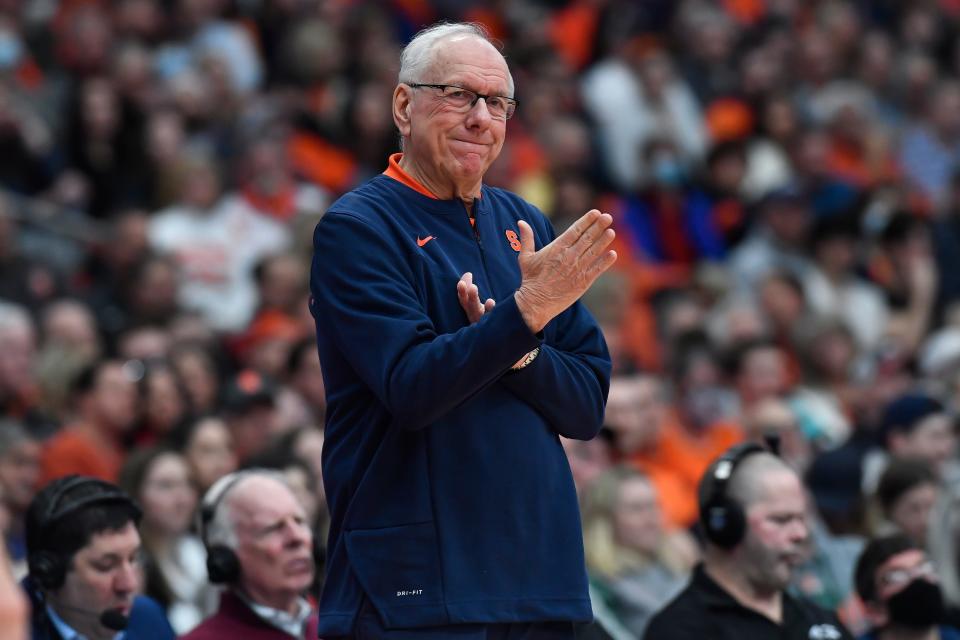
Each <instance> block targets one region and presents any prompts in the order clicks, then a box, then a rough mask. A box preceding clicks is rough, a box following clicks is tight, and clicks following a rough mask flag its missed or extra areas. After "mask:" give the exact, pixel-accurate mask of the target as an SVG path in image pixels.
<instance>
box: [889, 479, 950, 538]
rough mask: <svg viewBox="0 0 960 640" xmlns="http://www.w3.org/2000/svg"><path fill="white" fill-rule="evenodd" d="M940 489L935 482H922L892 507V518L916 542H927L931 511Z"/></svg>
mask: <svg viewBox="0 0 960 640" xmlns="http://www.w3.org/2000/svg"><path fill="white" fill-rule="evenodd" d="M939 493H940V491H939V489H938V488H937V486H936V485H934V484H920V485H917V486H916V487H913V488H912V489H909V490H908V491H905V492H904V494H903V495H902V496H900V497H899V498H898V499H897V501H896V502H894V503H893V505H892V506H891V508H890V520H891V521H892V522H893V523H894V524H895V525H897V527H899V528H900V530H901V531H903V532H904V533H905V534H906V535H908V536H909V537H910V539H911V540H913V541H914V542H915V543H917V544H919V545H924V544H926V542H927V530H928V529H929V527H930V512H931V511H933V506H934V504H936V502H937V497H938V495H939Z"/></svg>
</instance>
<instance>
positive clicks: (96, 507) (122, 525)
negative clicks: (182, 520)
mask: <svg viewBox="0 0 960 640" xmlns="http://www.w3.org/2000/svg"><path fill="white" fill-rule="evenodd" d="M139 521H140V508H139V507H138V506H137V505H136V504H135V503H134V502H133V500H131V499H130V497H129V496H128V495H127V494H126V493H124V492H123V491H122V490H121V489H120V488H119V487H117V486H116V485H113V484H111V483H109V482H105V481H103V480H98V479H95V478H89V477H84V476H76V475H72V476H65V477H63V478H59V479H57V480H54V481H52V482H50V483H49V484H48V485H47V486H45V487H44V488H43V489H42V490H41V491H40V492H39V493H38V494H37V495H36V496H35V497H34V499H33V501H32V502H31V503H30V506H29V507H28V509H27V515H26V537H27V564H28V567H29V574H28V575H27V577H26V579H25V580H24V588H25V589H26V591H27V594H28V596H29V598H30V601H31V605H32V611H33V613H32V617H31V618H32V619H31V627H32V633H31V637H32V638H33V640H107V639H113V640H121V639H123V640H172V639H173V638H174V637H175V636H174V633H173V629H171V628H170V624H169V622H167V619H166V617H165V616H164V614H163V610H162V609H161V608H160V605H158V604H157V603H156V602H154V601H153V600H151V599H149V598H147V597H145V596H141V595H138V593H139V591H140V587H141V567H140V553H141V551H140V534H139V533H138V532H137V524H138V523H139Z"/></svg>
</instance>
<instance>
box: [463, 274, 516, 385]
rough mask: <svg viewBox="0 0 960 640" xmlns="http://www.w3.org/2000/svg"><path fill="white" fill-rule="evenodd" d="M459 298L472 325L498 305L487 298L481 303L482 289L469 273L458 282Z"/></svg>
mask: <svg viewBox="0 0 960 640" xmlns="http://www.w3.org/2000/svg"><path fill="white" fill-rule="evenodd" d="M457 298H459V299H460V306H461V307H463V311H464V313H466V314H467V319H468V320H469V321H470V324H476V323H477V321H479V320H480V318H482V317H483V314H485V313H486V312H487V311H490V310H492V309H493V308H494V307H495V306H496V304H497V303H496V301H495V300H494V299H493V298H487V301H486V302H480V289H479V287H477V285H475V284H473V274H472V273H470V272H469V271H467V272H466V273H465V274H463V275H462V276H460V280H459V282H457ZM527 355H528V354H524V356H523V357H522V358H520V359H519V360H517V361H516V362H515V363H514V365H513V368H514V369H516V368H517V367H518V366H520V363H521V362H523V361H524V360H526V359H527Z"/></svg>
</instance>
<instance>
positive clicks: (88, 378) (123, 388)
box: [40, 360, 137, 485]
mask: <svg viewBox="0 0 960 640" xmlns="http://www.w3.org/2000/svg"><path fill="white" fill-rule="evenodd" d="M71 395H72V397H73V402H74V409H75V415H76V417H77V420H76V422H74V423H73V424H72V425H70V426H68V427H66V428H65V429H63V430H62V431H60V432H59V433H58V434H56V435H55V436H53V437H52V438H51V439H50V440H48V441H47V443H46V445H45V446H44V449H43V453H42V455H41V461H40V467H41V474H40V484H41V485H44V484H46V483H48V482H50V481H51V480H54V479H56V478H60V477H62V476H65V475H69V474H72V473H75V474H78V475H85V476H92V477H95V478H100V479H102V480H106V481H108V482H115V481H116V479H117V474H118V473H119V472H120V466H121V465H122V464H123V456H124V453H123V448H122V440H123V437H124V435H125V434H126V433H127V431H128V430H129V429H130V427H131V426H132V425H133V423H134V420H135V419H136V416H137V390H136V386H135V382H134V379H133V377H132V375H131V374H130V373H129V372H128V371H127V370H126V368H125V366H124V363H123V362H121V361H119V360H102V361H100V362H98V363H96V364H93V365H91V366H90V367H88V368H86V369H84V370H83V371H82V372H81V373H80V375H79V376H77V379H76V380H75V381H74V383H73V387H72V389H71Z"/></svg>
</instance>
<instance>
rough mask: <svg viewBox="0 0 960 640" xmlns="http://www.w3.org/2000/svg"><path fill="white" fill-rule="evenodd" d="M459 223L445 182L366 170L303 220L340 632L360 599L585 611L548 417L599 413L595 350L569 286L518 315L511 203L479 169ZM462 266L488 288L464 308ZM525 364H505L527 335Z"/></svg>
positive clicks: (582, 428)
mask: <svg viewBox="0 0 960 640" xmlns="http://www.w3.org/2000/svg"><path fill="white" fill-rule="evenodd" d="M475 209H476V228H475V229H474V228H472V227H471V225H470V221H469V217H468V214H467V211H466V209H465V207H464V205H463V203H462V202H461V201H459V200H450V201H444V200H434V199H431V198H429V197H426V196H424V195H421V194H420V193H418V192H416V191H415V190H413V189H411V188H409V187H407V186H405V185H403V184H401V183H400V182H397V181H395V180H393V179H392V178H389V177H387V176H383V175H381V176H378V177H376V178H374V179H372V180H371V181H369V182H368V183H366V184H364V185H363V186H361V187H359V188H358V189H356V190H354V191H352V192H351V193H348V194H347V195H345V196H344V197H342V198H340V199H339V200H337V201H336V202H335V203H334V204H333V205H332V206H331V207H330V210H329V211H328V212H327V214H326V215H325V216H324V218H323V219H322V220H321V222H320V223H319V224H318V225H317V229H316V232H315V234H314V249H315V254H314V259H313V268H312V273H311V292H312V297H311V310H312V312H313V314H314V317H315V319H316V323H317V341H318V346H319V353H320V360H321V363H322V366H323V375H324V381H325V383H326V390H327V404H328V407H327V424H326V444H325V445H324V452H323V475H324V485H325V487H326V492H327V498H328V501H329V505H330V511H331V528H330V537H329V540H328V547H327V548H328V563H327V572H328V573H327V578H326V583H325V586H324V590H323V594H322V596H321V602H320V630H319V631H320V635H321V637H323V636H326V635H332V636H335V635H347V634H349V633H350V632H351V630H352V628H353V623H354V617H355V615H356V613H357V611H358V610H359V608H360V604H361V600H362V597H363V595H364V594H365V595H366V597H368V598H369V600H370V601H371V603H372V604H373V606H374V607H375V608H376V609H377V611H378V612H379V613H380V615H381V617H382V618H383V621H384V624H385V625H386V626H387V627H400V628H403V627H420V626H433V625H445V624H457V623H483V622H536V621H545V620H574V621H577V620H590V619H591V610H590V600H589V596H588V593H587V577H586V571H585V569H584V562H583V547H582V539H581V530H580V519H579V513H578V509H577V499H576V494H575V492H574V486H573V480H572V478H571V475H570V468H569V466H568V464H567V460H566V457H565V456H564V452H563V448H562V447H561V444H560V440H559V438H558V434H560V435H564V436H567V437H571V438H579V439H589V438H592V437H593V436H594V435H596V433H597V431H598V430H599V428H600V425H601V423H602V421H603V411H604V405H605V402H606V396H607V389H608V386H609V376H610V358H609V355H608V353H607V349H606V344H605V343H604V340H603V336H602V334H601V332H600V330H599V328H598V327H597V325H596V323H595V321H594V320H593V318H592V317H591V316H590V315H589V313H588V312H587V311H586V309H584V308H583V307H582V306H581V305H580V304H579V303H577V304H575V305H573V306H572V307H571V308H569V309H568V310H567V311H565V312H564V313H562V314H561V315H560V316H558V317H557V318H555V319H554V320H553V321H551V322H550V323H549V324H548V325H547V327H546V328H545V329H544V331H543V332H542V333H541V334H539V335H534V334H533V333H531V331H530V330H529V328H528V327H527V326H526V324H525V323H524V321H523V319H522V317H521V316H520V313H519V311H518V309H517V306H516V303H515V301H514V298H513V294H514V292H515V291H516V289H517V288H518V287H519V285H520V269H519V265H518V262H517V255H518V254H517V251H516V249H515V248H514V247H516V246H517V244H518V243H517V242H516V238H517V237H518V236H519V227H518V225H517V221H518V220H519V219H523V220H526V221H527V222H528V223H530V225H531V226H532V228H533V229H534V231H535V234H536V238H537V248H538V249H539V248H540V247H542V246H543V245H544V244H546V243H548V242H549V241H550V240H552V239H553V237H554V233H553V230H552V229H551V227H550V224H549V222H548V221H547V220H546V219H545V218H544V217H543V215H542V214H541V213H540V212H539V211H537V210H536V209H535V208H534V207H532V206H530V205H529V204H527V203H525V202H524V201H522V200H521V199H520V198H518V197H517V196H515V195H513V194H510V193H508V192H506V191H503V190H500V189H495V188H490V187H486V186H485V187H483V192H482V197H481V198H480V199H479V200H477V201H476V205H475ZM466 271H470V272H472V273H473V276H474V282H475V283H476V284H477V286H478V287H479V289H480V298H481V299H482V300H484V299H486V298H488V297H489V298H493V299H494V300H496V301H497V306H496V308H495V309H493V311H491V312H489V313H487V314H486V315H484V317H483V318H482V319H481V320H480V321H479V322H477V323H476V324H474V325H472V326H471V325H470V324H469V322H468V320H467V317H466V314H465V313H464V311H463V310H462V308H461V307H460V303H459V301H458V298H457V292H456V284H457V281H458V280H459V279H460V276H461V275H462V274H463V273H464V272H466ZM537 346H540V347H541V351H540V354H539V356H538V357H537V358H536V359H535V360H534V361H533V362H532V363H531V364H530V365H529V366H528V367H526V368H525V369H523V370H521V371H518V372H510V371H509V370H510V367H511V366H512V365H513V364H514V363H515V362H516V361H517V360H519V359H520V358H521V357H523V356H524V354H526V353H527V352H529V351H530V350H531V349H533V348H535V347H537Z"/></svg>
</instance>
